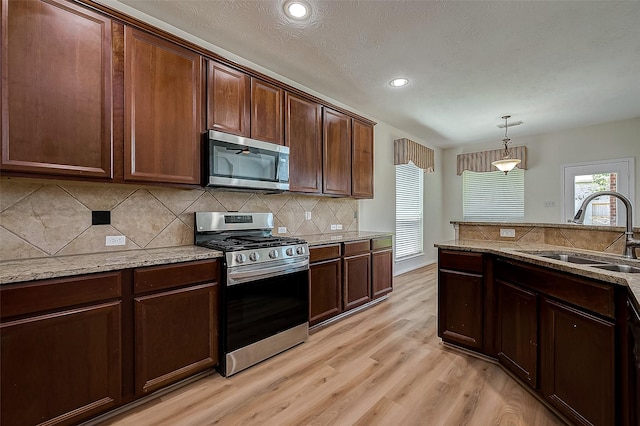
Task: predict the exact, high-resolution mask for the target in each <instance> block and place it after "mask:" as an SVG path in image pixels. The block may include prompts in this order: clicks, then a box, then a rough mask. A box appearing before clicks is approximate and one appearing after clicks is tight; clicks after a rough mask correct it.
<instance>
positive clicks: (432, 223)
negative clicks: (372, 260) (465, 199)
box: [358, 122, 444, 275]
mask: <svg viewBox="0 0 640 426" xmlns="http://www.w3.org/2000/svg"><path fill="white" fill-rule="evenodd" d="M400 138H408V139H411V140H412V141H414V142H417V143H420V144H422V145H425V146H429V144H428V141H425V140H423V139H421V138H419V137H417V136H413V135H409V134H407V133H406V132H404V131H402V130H399V129H396V128H395V127H391V126H390V125H388V124H386V123H383V122H379V123H378V124H377V125H376V127H375V132H374V151H373V152H374V174H375V175H374V182H373V184H374V198H373V199H372V200H361V201H359V205H358V214H359V215H360V217H359V218H358V222H359V227H360V230H361V231H368V230H371V231H389V232H395V216H396V214H395V206H396V187H395V185H396V172H395V166H394V164H393V141H394V140H395V139H400ZM429 147H430V148H432V149H433V150H434V151H435V172H434V173H425V174H424V193H423V198H424V201H425V202H424V208H423V215H424V229H423V241H424V253H423V254H422V255H421V256H417V257H414V258H411V259H409V260H405V261H403V262H398V263H396V264H395V265H394V274H395V275H398V274H401V273H403V272H406V271H409V270H411V269H415V268H418V267H420V266H424V265H428V264H430V263H434V262H435V261H436V260H437V250H436V249H435V248H434V247H433V244H434V243H436V242H438V241H442V240H443V239H444V234H443V232H442V231H443V229H442V225H441V224H442V223H443V220H444V219H443V216H442V177H443V174H442V151H441V150H440V149H439V148H434V147H432V146H429Z"/></svg>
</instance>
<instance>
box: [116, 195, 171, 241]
mask: <svg viewBox="0 0 640 426" xmlns="http://www.w3.org/2000/svg"><path fill="white" fill-rule="evenodd" d="M175 218H176V216H175V215H174V214H173V213H171V210H169V209H168V208H166V207H165V206H164V205H163V204H162V203H161V202H160V201H158V199H157V198H156V197H154V196H153V195H151V194H150V193H149V191H147V190H145V189H139V190H137V191H136V192H135V193H133V195H131V196H130V197H129V198H127V199H126V200H125V201H123V202H122V203H120V204H119V205H118V207H116V208H115V209H113V211H112V212H111V225H113V227H114V228H116V229H117V230H118V231H120V232H121V233H122V234H123V235H125V236H126V237H127V238H130V239H131V240H133V242H134V243H135V244H137V245H138V246H140V247H146V245H147V244H149V242H150V241H151V240H153V238H155V236H156V235H158V234H159V233H160V232H162V230H164V228H166V227H167V225H169V224H170V223H171V222H172V221H173V220H174V219H175Z"/></svg>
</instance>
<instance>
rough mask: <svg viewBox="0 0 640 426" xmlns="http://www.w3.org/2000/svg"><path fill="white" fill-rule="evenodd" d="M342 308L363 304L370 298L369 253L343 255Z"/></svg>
mask: <svg viewBox="0 0 640 426" xmlns="http://www.w3.org/2000/svg"><path fill="white" fill-rule="evenodd" d="M343 265H344V270H343V274H344V303H343V306H344V310H345V311H346V310H349V309H353V308H355V307H357V306H360V305H364V304H365V303H367V302H369V301H370V300H371V255H370V254H369V253H367V254H361V255H358V256H353V257H345V258H344V261H343Z"/></svg>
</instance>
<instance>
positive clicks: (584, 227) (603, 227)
mask: <svg viewBox="0 0 640 426" xmlns="http://www.w3.org/2000/svg"><path fill="white" fill-rule="evenodd" d="M449 223H450V224H452V225H470V226H502V227H504V228H514V227H529V228H530V227H544V228H574V229H580V230H590V231H620V232H624V231H625V230H626V228H625V227H624V226H610V225H583V224H577V223H572V222H567V223H536V222H530V223H529V222H468V221H464V220H452V221H450V222H449ZM633 231H634V232H640V228H638V227H634V228H633Z"/></svg>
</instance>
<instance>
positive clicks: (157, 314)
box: [134, 283, 218, 396]
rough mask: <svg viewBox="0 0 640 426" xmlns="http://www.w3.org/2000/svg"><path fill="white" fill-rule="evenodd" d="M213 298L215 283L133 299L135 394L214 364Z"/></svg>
mask: <svg viewBox="0 0 640 426" xmlns="http://www.w3.org/2000/svg"><path fill="white" fill-rule="evenodd" d="M217 300H218V296H217V284H214V283H209V284H203V285H198V286H191V287H186V288H182V289H178V290H173V291H167V292H163V293H157V294H152V295H148V296H141V297H136V298H135V299H134V306H135V308H134V315H135V368H136V374H135V377H136V379H135V386H136V394H137V395H139V396H140V395H146V394H148V393H150V392H153V391H155V390H157V389H159V388H161V387H164V386H166V385H168V384H171V383H174V382H177V381H179V380H181V379H183V378H185V377H187V376H190V375H193V374H195V373H197V372H199V371H202V370H205V369H207V368H209V367H213V366H214V365H215V364H217V362H218V331H217V330H218V327H217V311H218V309H217Z"/></svg>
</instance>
